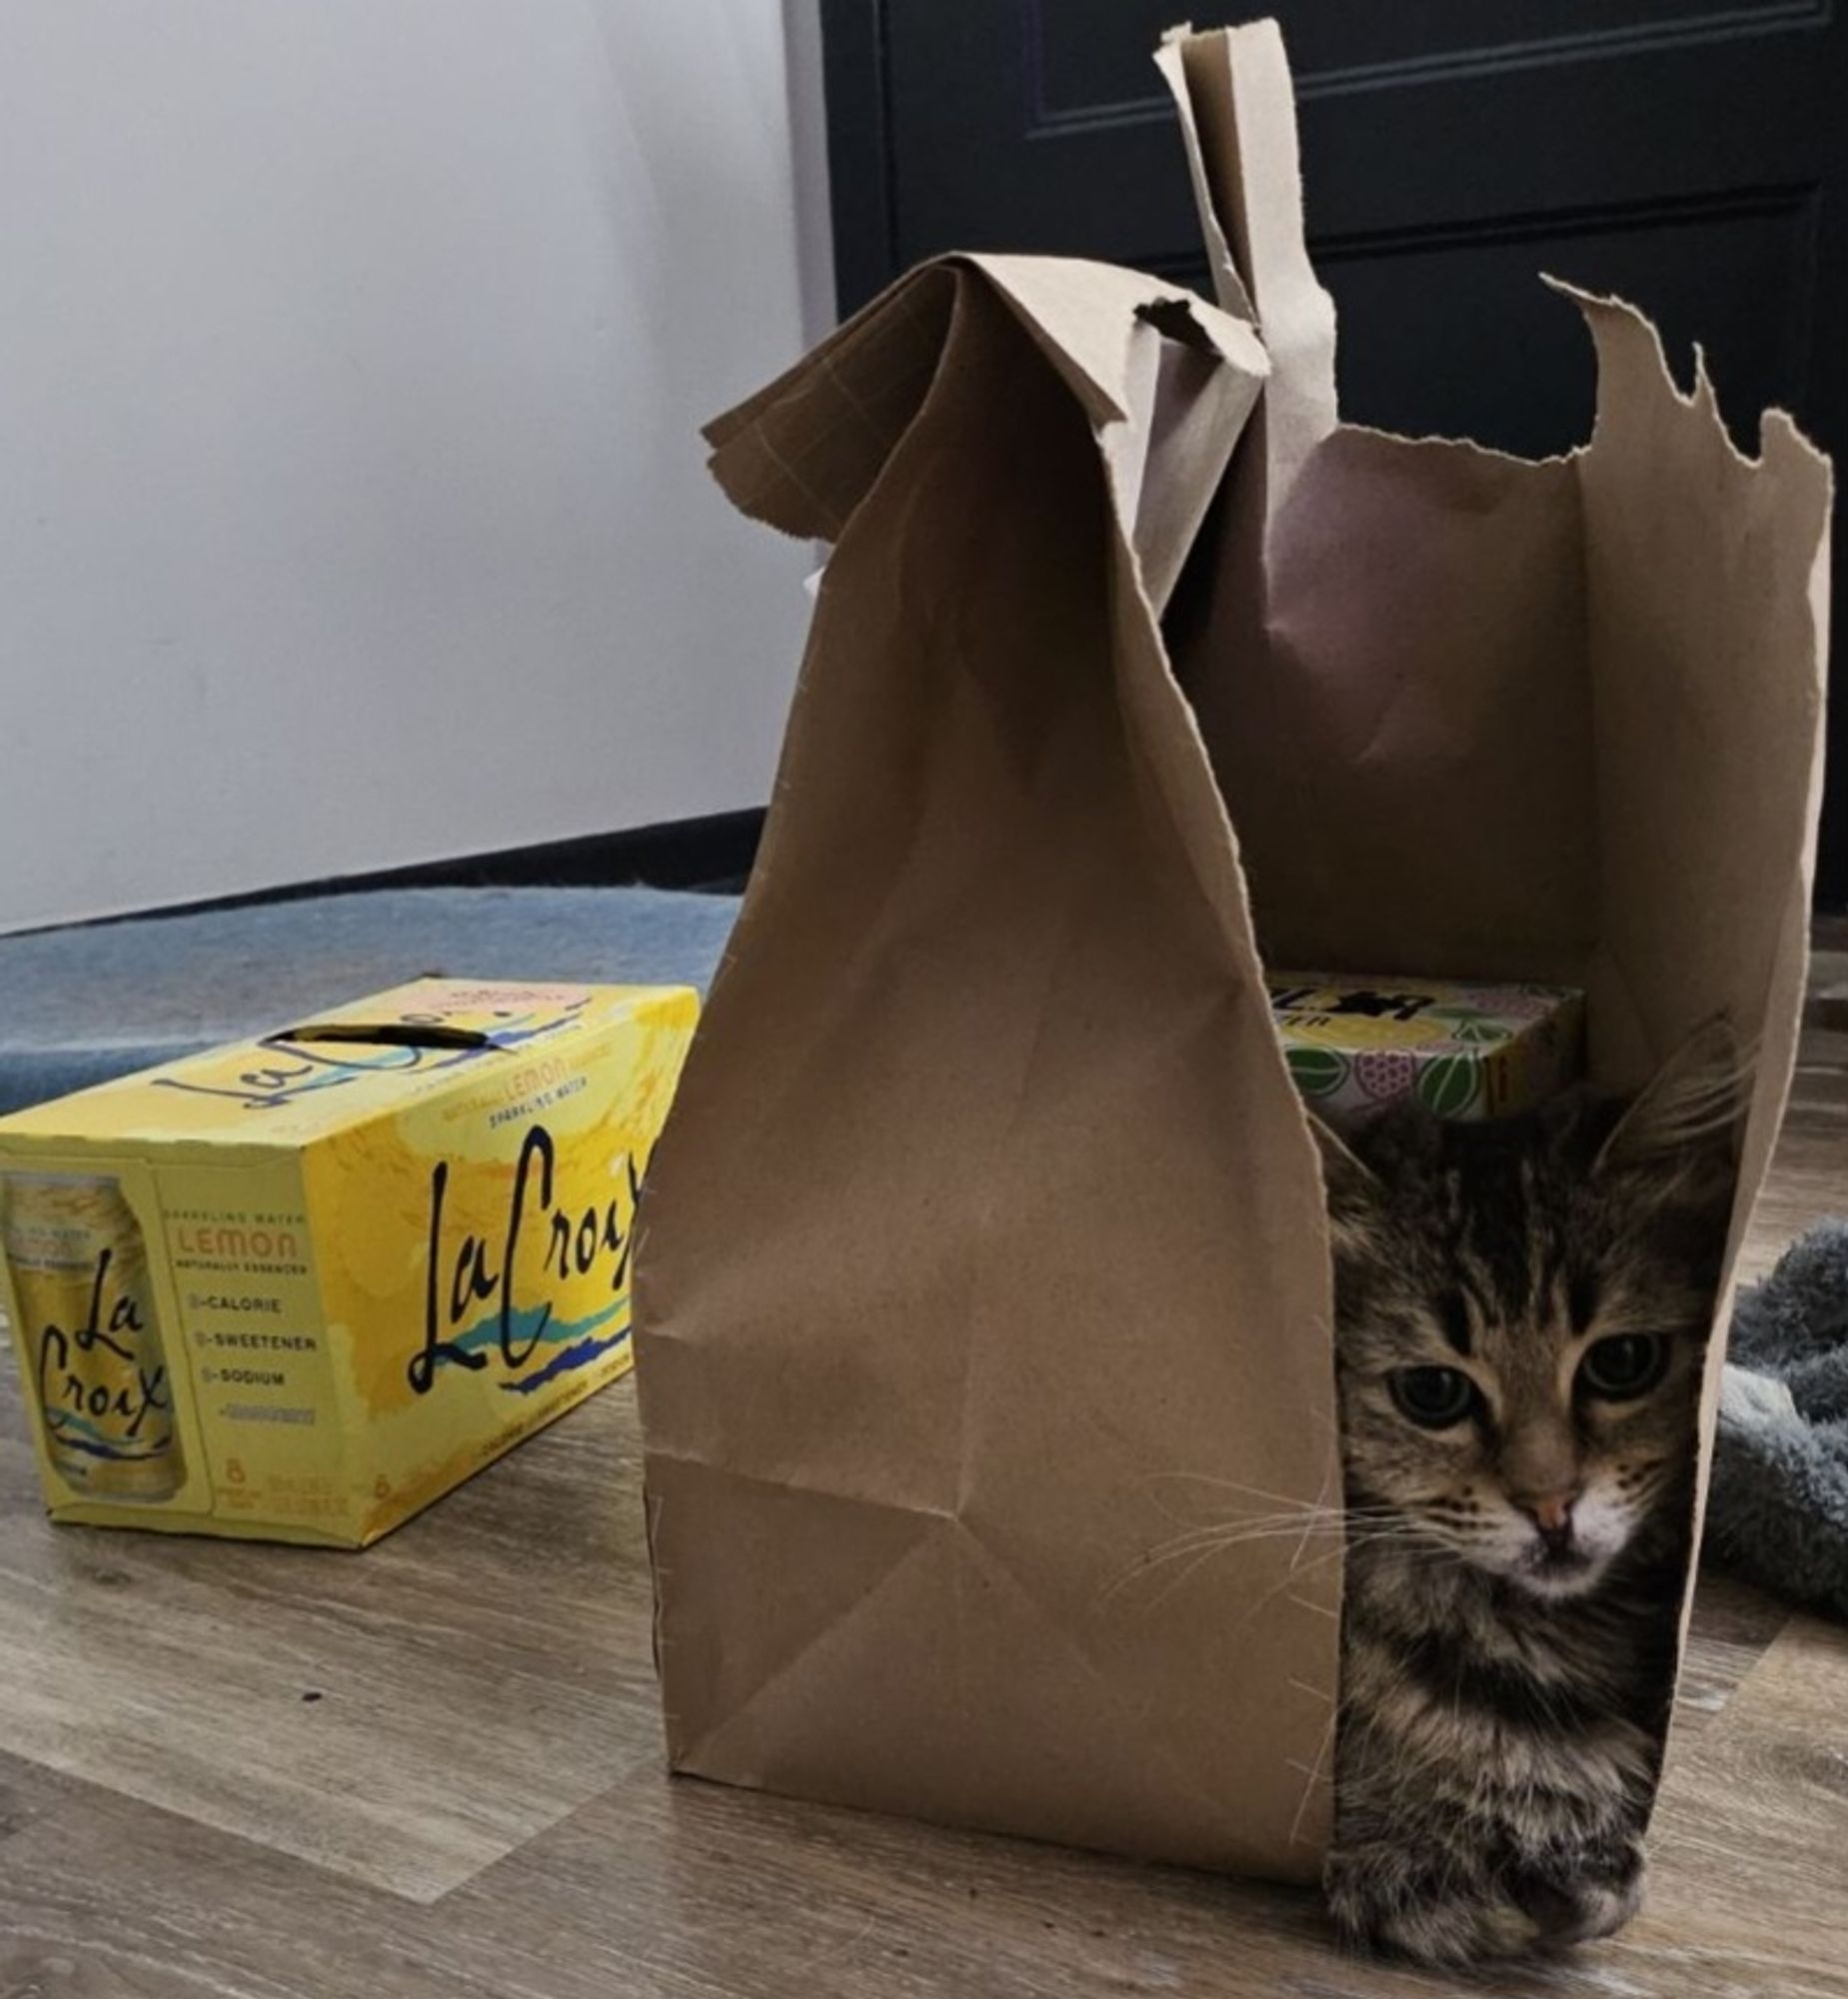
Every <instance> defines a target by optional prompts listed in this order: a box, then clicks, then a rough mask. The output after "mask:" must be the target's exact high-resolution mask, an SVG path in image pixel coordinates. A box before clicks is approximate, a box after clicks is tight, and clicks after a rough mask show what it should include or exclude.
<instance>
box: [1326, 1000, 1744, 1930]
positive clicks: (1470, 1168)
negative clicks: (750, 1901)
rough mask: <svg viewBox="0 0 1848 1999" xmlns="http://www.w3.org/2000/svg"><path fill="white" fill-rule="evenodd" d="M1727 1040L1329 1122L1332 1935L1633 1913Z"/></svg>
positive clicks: (1593, 1923) (1685, 1492)
mask: <svg viewBox="0 0 1848 1999" xmlns="http://www.w3.org/2000/svg"><path fill="white" fill-rule="evenodd" d="M1740 1074H1741V1063H1740V1060H1739V1057H1738V1054H1737V1051H1736V1048H1735V1045H1734V1043H1733V1041H1732V1038H1731V1036H1730V1035H1729V1034H1728V1033H1727V1032H1726V1031H1725V1030H1724V1029H1723V1028H1721V1027H1717V1026H1715V1027H1709V1028H1707V1029H1704V1030H1703V1031H1702V1032H1701V1033H1700V1034H1699V1035H1697V1036H1696V1037H1695V1038H1694V1040H1693V1041H1691V1042H1690V1043H1689V1044H1688V1046H1687V1047H1686V1048H1685V1049H1684V1050H1683V1051H1682V1053H1681V1054H1680V1055H1679V1056H1678V1057H1677V1058H1676V1059H1675V1060H1674V1061H1673V1062H1671V1063H1670V1064H1669V1066H1668V1067H1667V1068H1666V1069H1665V1070H1664V1071H1663V1072H1662V1074H1661V1075H1660V1076H1658V1077H1657V1078H1656V1080H1655V1081H1654V1082H1652V1083H1651V1084H1650V1085H1649V1086H1648V1087H1647V1088H1646V1089H1645V1090H1644V1091H1643V1092H1642V1093H1641V1094H1640V1095H1639V1096H1637V1097H1636V1098H1635V1099H1634V1100H1632V1101H1629V1102H1627V1103H1626V1102H1625V1101H1623V1100H1620V1099H1615V1098H1611V1097H1607V1096H1600V1095H1596V1094H1593V1093H1591V1092H1589V1091H1583V1092H1578V1093H1574V1094H1571V1095H1568V1096H1565V1097H1562V1098H1560V1099H1558V1100H1556V1101H1555V1102H1553V1103H1552V1104H1550V1105H1548V1106H1547V1107H1546V1108H1544V1109H1541V1110H1539V1111H1536V1112H1532V1113H1530V1114H1526V1115H1523V1116H1519V1117H1511V1118H1507V1119H1504V1120H1501V1121H1498V1122H1491V1123H1486V1124H1460V1123H1440V1122H1438V1121H1437V1120H1436V1119H1434V1118H1431V1117H1429V1116H1428V1115H1426V1114H1424V1113H1421V1112H1419V1111H1416V1110H1415V1109H1409V1108H1408V1109H1405V1110H1401V1111H1392V1112H1388V1113H1386V1114H1385V1115H1384V1116H1383V1117H1382V1118H1380V1119H1379V1120H1377V1121H1375V1122H1374V1123H1373V1124H1372V1125H1371V1126H1369V1127H1364V1128H1363V1129H1362V1130H1361V1131H1360V1132H1359V1133H1358V1134H1357V1135H1356V1136H1355V1137H1354V1138H1353V1139H1352V1140H1351V1143H1350V1144H1343V1143H1342V1142H1341V1141H1340V1140H1339V1139H1337V1138H1334V1137H1333V1136H1332V1135H1331V1134H1328V1133H1322V1134H1320V1135H1321V1138H1322V1147H1323V1152H1324V1158H1325V1167H1326V1175H1327V1180H1328V1192H1329V1212H1330V1217H1331V1222H1332V1228H1333V1235H1334V1243H1335V1299H1336V1310H1335V1317H1336V1361H1337V1369H1338V1376H1339V1389H1340V1411H1341V1427H1342V1436H1343V1451H1344V1458H1345V1466H1346V1482H1347V1492H1346V1497H1347V1507H1348V1528H1347V1534H1348V1551H1347V1595H1346V1608H1345V1612H1344V1621H1343V1627H1342V1654H1343V1666H1342V1704H1341V1713H1340V1718H1339V1727H1338V1734H1337V1750H1336V1767H1335V1818H1336V1822H1335V1837H1334V1844H1333V1847H1332V1850H1331V1854H1330V1858H1329V1862H1328V1867H1327V1874H1326V1888H1327V1894H1328V1900H1329V1906H1330V1909H1331V1911H1332V1914H1333V1917H1334V1920H1335V1923H1336V1925H1337V1927H1338V1929H1339V1931H1340V1932H1341V1934H1342V1936H1343V1937H1344V1938H1345V1939H1346V1940H1347V1941H1349V1942H1350V1943H1355V1944H1363V1945H1368V1946H1372V1947H1374V1948H1382V1949H1387V1950H1392V1951H1397V1952H1401V1953H1404V1954H1407V1955H1409V1956H1412V1957H1415V1958H1419V1959H1422V1960H1425V1961H1428V1962H1433V1963H1450V1964H1456V1963H1466V1962H1471V1961H1475V1960H1479V1959H1485V1958H1495V1957H1502V1956H1507V1955H1510V1954H1514V1953H1517V1952H1521V1951H1524V1950H1528V1949H1532V1948H1536V1947H1539V1948H1545V1947H1550V1946H1555V1945H1560V1944H1565V1943H1570V1942H1573V1941H1576V1940H1578V1939H1581V1938H1587V1937H1596V1936H1603V1935H1606V1934H1608V1933H1609V1932H1610V1931H1612V1930H1614V1929H1616V1928H1617V1927H1618V1926H1619V1925H1620V1924H1622V1923H1623V1922H1625V1921H1626V1920H1627V1919H1628V1918H1629V1916H1630V1915H1631V1914H1632V1913H1633V1912H1634V1910H1635V1908H1636V1906H1637V1903H1638V1901H1639V1900H1640V1897H1641V1892H1642V1876H1643V1861H1642V1852H1641V1846H1640V1840H1641V1835H1642V1831H1643V1827H1644V1823H1645V1820H1646V1818H1647V1816H1648V1801H1649V1797H1650V1794H1651V1791H1652V1789H1653V1785H1654V1779H1655V1773H1656V1766H1657V1760H1658V1756H1659V1741H1660V1736H1661V1730H1662V1726H1663V1722H1664V1719H1665V1715H1666V1709H1667V1703H1668V1699H1669V1695H1670V1691H1671V1681H1672V1677H1673V1672H1674V1647H1675V1634H1676V1606H1677V1603H1678V1599H1679V1596H1680V1589H1681V1579H1682V1572H1683V1567H1684V1564H1685V1560H1686V1555H1687V1547H1688V1536H1689V1531H1690V1522H1691V1514H1692V1499H1693V1489H1694V1454H1695V1452H1694V1437H1695V1408H1696V1403H1697V1399H1698V1395H1699V1385H1700V1373H1701V1364H1702V1355H1703V1350H1704V1348H1705V1345H1706V1341H1707V1335H1708V1330H1709V1325H1710V1321H1711V1315H1712V1310H1713V1303H1714V1294H1715V1290H1716V1288H1717V1285H1718V1282H1719V1277H1720V1268H1721V1261H1722V1255H1723V1250H1724V1244H1725V1237H1726V1228H1727V1218H1728V1213H1729V1210H1730V1206H1731V1200H1732V1191H1733V1185H1734V1179H1735V1146H1736V1136H1737V1128H1736V1127H1737V1123H1738V1116H1739V1105H1740V1102H1741V1092H1740Z"/></svg>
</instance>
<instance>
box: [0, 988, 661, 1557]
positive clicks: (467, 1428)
mask: <svg viewBox="0 0 1848 1999" xmlns="http://www.w3.org/2000/svg"><path fill="white" fill-rule="evenodd" d="M698 1011H699V1000H698V998H697V996H696V995H695V994H694V993H693V992H691V991H690V990H687V989H684V988H678V987H673V988H647V987H585V986H515V985H481V984H469V983H466V982H463V981H456V980H439V979H427V980H419V981H417V982H416V983H414V984H412V985H409V986H404V987H400V988H398V989H396V990H395V991H393V992H390V993H384V994H380V995H378V996H377V997H376V998H373V999H370V1000H359V1001H356V1002H355V1003H354V1004H352V1005H350V1006H344V1007H340V1008H337V1009H336V1010H335V1011H333V1012H332V1013H327V1014H323V1015H320V1016H318V1017H317V1018H316V1019H314V1020H313V1021H310V1022H306V1023H303V1024H301V1025H298V1026H296V1027H293V1028H290V1029H288V1030H286V1031H283V1032H281V1033H277V1034H272V1035H270V1036H268V1037H267V1038H265V1039H263V1040H261V1041H255V1042H248V1043H245V1044H243V1045H240V1046H235V1047H227V1048H221V1049H216V1050H214V1051H212V1052H210V1053H207V1054H201V1055H195V1056H192V1057H189V1058H188V1059H186V1060H183V1061H177V1062H172V1063H169V1064H168V1065H167V1066H165V1067H163V1068H157V1069H149V1070H147V1071H145V1072H144V1073H142V1074H140V1075H135V1076H129V1077H125V1078H123V1079H122V1080H121V1081H118V1082H111V1083H104V1084H102V1085H101V1086H99V1087H97V1088H94V1089H86V1090H81V1091H79V1092H77V1093H76V1094H75V1095H72V1096H66V1097H63V1098H61V1099H59V1100H58V1101H57V1102H54V1103H46V1104H40V1105H38V1106H36V1107H34V1108H32V1109H30V1110H24V1111H20V1112H17V1113H16V1114H14V1115H13V1116H11V1117H5V1118H0V1250H3V1251H4V1254H3V1255H0V1268H3V1269H4V1272H5V1290H4V1301H5V1305H6V1310H7V1316H8V1317H9V1319H10V1320H11V1322H12V1327H13V1337H14V1345H15V1348H16V1351H17V1353H18V1356H19V1364H20V1371H21V1376H22V1379H23V1382H24V1384H25V1391H26V1392H25V1401H26V1405H27V1408H28V1410H29V1411H30V1412H31V1413H32V1415H33V1417H34V1418H35V1421H34V1430H35V1435H36V1442H37V1449H38V1456H39V1465H40V1470H41V1473H42V1476H43V1481H44V1489H45V1500H46V1504H47V1506H48V1507H49V1509H50V1511H51V1513H52V1515H53V1517H54V1518H56V1519H60V1520H76V1521H85V1522H89V1523H92V1524H95V1525H100V1526H122V1527H155V1528H164V1529H168V1530H171V1531H176V1532H189V1533H207V1534H236V1535H244V1536H250V1537H254V1538H259V1539H266V1540H283V1541H307V1542H316V1543H322V1544H327V1545H333V1546H340V1547H362V1546H364V1545H365V1544H366V1543H367V1542H368V1541H372V1540H376V1539H377V1538H378V1536H379V1535H381V1534H383V1533H385V1532H386V1531H388V1529H390V1528H392V1527H395V1526H396V1525H398V1523H399V1522H400V1521H402V1520H404V1519H407V1518H408V1517H409V1516H410V1515H411V1514H413V1513H415V1512H417V1511H418V1509H419V1508H420V1507H423V1506H425V1505H427V1504H428V1503H429V1502H430V1501H431V1500H432V1499H434V1498H436V1497H437V1495H438V1494H439V1493H442V1492H446V1491H447V1490H448V1489H449V1488H450V1487H451V1486H452V1485H456V1484H459V1483H460V1482H461V1481H462V1480H463V1479H465V1478H467V1477H468V1476H469V1475H470V1474H471V1473H472V1472H474V1471H477V1470H479V1469H480V1467H481V1466H482V1465H484V1464H486V1463H488V1462H489V1460H490V1459H492V1458H495V1457H498V1456H499V1455H500V1454H501V1453H502V1452H503V1451H505V1450H507V1449H509V1448H510V1447H511V1446H512V1445H513V1444H515V1443H517V1442H518V1441H519V1440H520V1439H521V1438H522V1437H524V1436H527V1435H529V1434H530V1433H531V1432H532V1431H534V1430H536V1429H538V1428H540V1427H541V1426H542V1425H543V1424H545V1423H549V1422H550V1421H552V1419H553V1418H554V1417H555V1416H558V1415H560V1414H562V1413H563V1412H564V1411H565V1410H566V1409H568V1408H570V1407H571V1406H572V1405H573V1404H574V1403H576V1402H579V1401H582V1400H583V1399H584V1397H585V1396H586V1395H588V1394H590V1393H591V1391H592V1390H593V1389H595V1388H599V1387H601V1386H603V1384H604V1383H606V1382H608V1381H611V1380H613V1379H614V1378H615V1377H616V1376H617V1375H619V1374H621V1373H624V1372H626V1371H627V1369H628V1367H629V1365H630V1344H629V1319H630V1308H629V1276H630V1262H631V1248H632V1244H633V1237H634V1230H635V1215H636V1201H637V1196H638V1193H639V1191H640V1188H641V1184H642V1176H643V1173H644V1171H645V1169H646V1167H647V1163H648V1157H649V1152H650V1150H651V1148H652V1147H653V1145H654V1142H655V1139H656V1136H657V1135H658V1133H659V1132H660V1130H661V1126H662V1123H663V1121H664V1120H665V1119H666V1117H667V1113H668V1105H669V1102H670V1100H671V1099H672V1097H673V1094H674V1086H675V1083H676V1081H677V1080H678V1078H679V1075H680V1069H681V1063H682V1061H683V1059H684V1058H685V1055H686V1051H687V1044H688V1041H689V1040H690V1039H691V1037H692V1033H693V1027H694V1021H695V1018H696V1017H697V1014H698Z"/></svg>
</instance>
